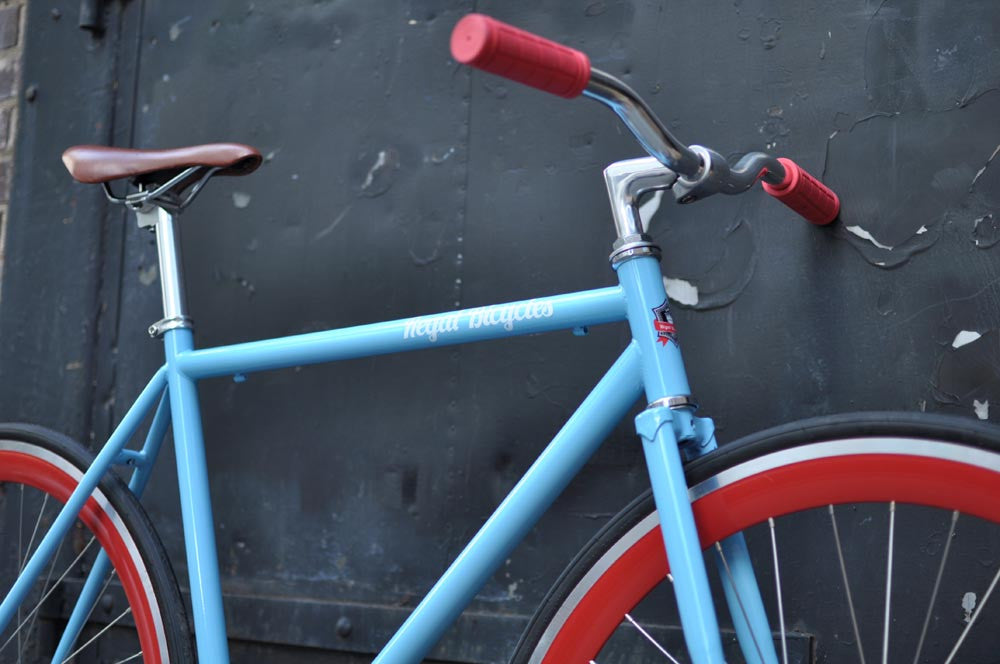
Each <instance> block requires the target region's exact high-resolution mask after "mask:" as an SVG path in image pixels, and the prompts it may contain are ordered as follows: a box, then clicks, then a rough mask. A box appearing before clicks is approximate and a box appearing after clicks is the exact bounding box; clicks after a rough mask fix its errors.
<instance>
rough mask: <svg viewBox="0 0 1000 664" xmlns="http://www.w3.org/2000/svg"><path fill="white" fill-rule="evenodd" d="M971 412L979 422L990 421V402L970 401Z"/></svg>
mask: <svg viewBox="0 0 1000 664" xmlns="http://www.w3.org/2000/svg"><path fill="white" fill-rule="evenodd" d="M972 410H973V411H974V412H975V413H976V417H978V418H979V419H981V420H988V419H990V401H989V399H987V400H986V401H980V400H979V399H973V400H972Z"/></svg>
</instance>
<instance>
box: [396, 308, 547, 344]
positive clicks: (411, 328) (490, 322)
mask: <svg viewBox="0 0 1000 664" xmlns="http://www.w3.org/2000/svg"><path fill="white" fill-rule="evenodd" d="M553 313H554V312H553V309H552V303H551V302H545V301H538V300H528V301H527V302H515V303H513V304H494V305H490V306H488V307H478V308H476V309H471V310H469V311H465V312H457V311H456V312H455V313H452V314H441V315H439V316H420V317H418V318H411V319H410V320H408V321H406V326H405V327H404V328H403V338H404V339H415V338H417V337H426V338H427V340H428V341H430V342H431V343H434V342H435V341H437V340H438V337H439V336H440V335H442V334H447V333H449V332H457V331H458V330H459V329H460V328H462V327H464V328H465V329H467V330H475V329H479V328H483V327H493V326H497V325H499V326H502V327H503V329H505V330H507V331H508V332H510V331H512V330H513V329H514V327H515V326H516V325H517V323H519V322H520V321H523V320H531V319H533V318H551V317H552V314H553Z"/></svg>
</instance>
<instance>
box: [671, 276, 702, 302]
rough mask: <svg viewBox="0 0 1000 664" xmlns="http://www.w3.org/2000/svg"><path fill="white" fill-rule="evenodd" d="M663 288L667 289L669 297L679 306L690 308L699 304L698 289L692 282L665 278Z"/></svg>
mask: <svg viewBox="0 0 1000 664" xmlns="http://www.w3.org/2000/svg"><path fill="white" fill-rule="evenodd" d="M663 287H664V288H666V289H667V297H669V298H670V299H671V300H673V301H674V302H676V303H678V304H683V305H686V306H689V307H693V306H695V305H696V304H698V287H697V286H695V285H694V284H692V283H691V282H690V281H685V280H683V279H671V278H670V277H663Z"/></svg>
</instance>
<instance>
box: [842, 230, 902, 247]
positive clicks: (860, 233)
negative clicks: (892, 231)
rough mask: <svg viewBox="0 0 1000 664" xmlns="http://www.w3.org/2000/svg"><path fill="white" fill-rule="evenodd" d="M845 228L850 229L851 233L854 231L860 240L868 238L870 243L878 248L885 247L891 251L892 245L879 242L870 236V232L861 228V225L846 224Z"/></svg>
mask: <svg viewBox="0 0 1000 664" xmlns="http://www.w3.org/2000/svg"><path fill="white" fill-rule="evenodd" d="M847 230H848V231H850V232H851V233H854V234H855V235H857V236H858V237H859V238H861V239H862V240H868V241H869V242H871V243H872V244H874V245H875V246H876V247H878V248H879V249H886V250H888V251H892V247H890V246H889V245H887V244H882V243H881V242H879V241H878V240H876V239H875V238H874V237H873V236H872V234H871V233H869V232H868V231H866V230H865V229H863V228H861V226H848V227H847Z"/></svg>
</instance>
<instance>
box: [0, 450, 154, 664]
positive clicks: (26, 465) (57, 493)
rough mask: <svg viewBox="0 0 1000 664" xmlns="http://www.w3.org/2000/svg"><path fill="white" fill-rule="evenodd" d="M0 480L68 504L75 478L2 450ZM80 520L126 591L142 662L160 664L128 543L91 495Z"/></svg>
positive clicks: (27, 456) (34, 459) (150, 615)
mask: <svg viewBox="0 0 1000 664" xmlns="http://www.w3.org/2000/svg"><path fill="white" fill-rule="evenodd" d="M0 469H2V471H0V472H2V477H0V480H2V481H7V482H20V483H22V484H25V485H28V486H31V487H34V488H36V489H38V490H40V491H44V492H45V493H47V494H49V495H51V496H52V497H53V498H56V499H58V500H59V501H60V502H62V503H65V502H66V501H67V500H68V499H69V496H70V494H71V493H73V489H75V488H76V484H77V483H76V480H75V479H73V478H72V477H71V476H70V475H68V474H67V473H66V472H64V471H63V470H61V469H60V468H57V467H56V466H54V465H52V464H51V463H49V462H47V461H44V460H42V459H39V458H38V457H35V456H32V455H30V454H25V453H23V452H14V451H3V452H0ZM79 518H80V520H81V521H82V522H83V523H84V524H85V525H86V526H87V527H88V528H89V529H90V531H91V532H92V533H93V534H94V535H95V536H96V537H97V541H98V542H99V543H100V544H101V546H102V547H103V548H104V550H105V551H106V552H107V554H108V557H109V558H110V559H111V563H112V565H113V566H114V569H115V571H116V572H117V573H118V577H119V580H120V581H121V583H122V587H123V589H124V590H125V596H126V597H127V598H128V603H129V606H130V607H132V614H133V618H134V620H135V625H136V630H137V632H138V634H139V644H140V646H141V648H142V652H143V661H145V662H149V663H151V664H159V663H160V662H161V659H160V648H159V640H158V639H157V636H156V625H155V621H154V620H153V613H152V610H151V609H150V606H149V599H148V598H147V597H146V593H145V592H144V591H143V587H142V577H141V575H140V573H139V569H138V568H137V567H136V564H135V561H134V560H133V559H132V556H131V555H130V554H129V550H128V545H127V544H126V543H125V540H124V539H122V537H121V534H120V533H119V532H118V530H117V529H116V528H115V527H114V524H113V523H112V520H111V517H110V516H109V515H108V514H107V512H105V511H104V510H102V509H101V507H100V505H99V504H98V503H97V501H96V500H95V499H94V498H90V499H89V500H88V501H87V502H86V504H85V505H84V507H83V509H82V510H80V517H79Z"/></svg>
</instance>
